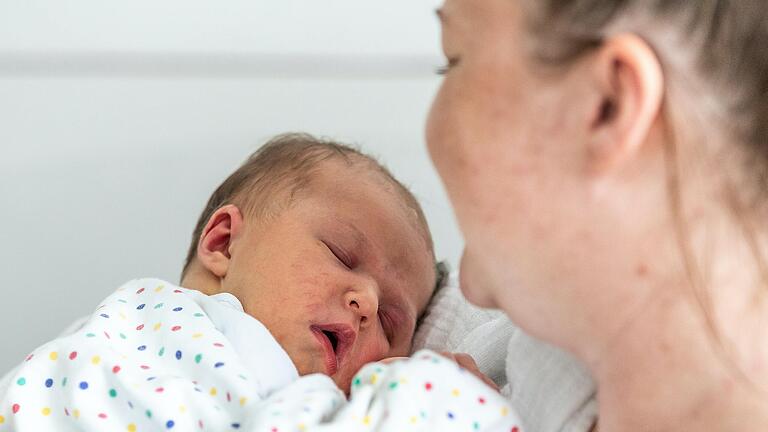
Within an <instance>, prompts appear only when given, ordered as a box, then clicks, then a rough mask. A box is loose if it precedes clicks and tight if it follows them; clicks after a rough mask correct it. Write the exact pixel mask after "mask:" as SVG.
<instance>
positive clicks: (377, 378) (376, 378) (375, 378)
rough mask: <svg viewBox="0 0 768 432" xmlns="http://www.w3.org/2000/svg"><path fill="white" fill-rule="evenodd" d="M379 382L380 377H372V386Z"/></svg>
mask: <svg viewBox="0 0 768 432" xmlns="http://www.w3.org/2000/svg"><path fill="white" fill-rule="evenodd" d="M378 380H379V376H378V375H376V374H373V375H371V384H376V381H378Z"/></svg>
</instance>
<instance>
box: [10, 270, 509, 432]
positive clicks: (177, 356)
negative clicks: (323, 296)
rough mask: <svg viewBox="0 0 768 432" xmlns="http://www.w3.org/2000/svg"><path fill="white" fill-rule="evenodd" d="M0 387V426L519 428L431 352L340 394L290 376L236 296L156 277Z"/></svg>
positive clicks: (499, 401)
mask: <svg viewBox="0 0 768 432" xmlns="http://www.w3.org/2000/svg"><path fill="white" fill-rule="evenodd" d="M0 398H2V399H0V432H10V431H35V432H37V431H128V432H136V431H176V430H179V431H228V430H245V431H265V432H288V431H315V430H316V431H347V430H348V431H358V430H360V431H374V430H380V431H416V430H422V431H454V430H455V431H505V432H521V430H522V429H521V427H520V425H519V421H518V418H517V416H516V415H515V414H514V413H513V412H512V410H511V409H510V407H509V405H508V402H507V401H506V400H505V399H504V398H502V397H501V396H500V395H499V394H498V393H496V392H494V391H493V390H491V389H490V388H488V387H487V386H485V385H484V384H483V383H482V382H481V381H480V380H479V379H477V378H476V377H474V376H473V375H472V374H471V373H469V372H467V371H466V370H464V369H462V368H460V367H459V366H457V365H456V364H455V363H453V362H451V361H449V360H447V359H445V358H443V357H441V356H439V355H437V354H434V353H432V352H430V351H421V352H419V353H417V354H416V355H414V357H413V358H411V359H409V360H406V361H399V362H395V363H392V364H388V365H384V364H381V363H372V364H369V365H367V366H365V367H364V368H363V369H362V370H361V371H360V372H359V373H358V375H357V376H355V378H354V380H353V382H352V391H351V397H350V399H349V400H347V399H346V397H345V396H344V394H343V393H342V392H341V391H340V390H339V389H338V388H337V387H336V385H335V384H334V383H333V381H332V380H331V379H330V378H329V377H327V376H325V375H319V374H318V375H307V376H304V377H298V374H297V372H296V369H295V367H294V366H293V363H292V362H291V361H290V358H289V357H288V355H287V354H286V352H285V351H284V350H283V349H282V348H281V347H280V345H279V344H278V343H277V341H276V340H275V339H274V338H273V337H272V336H271V334H270V333H269V331H268V330H267V329H266V328H265V327H264V326H263V325H262V324H261V323H260V322H259V321H258V320H256V319H255V318H253V317H251V316H249V315H247V314H245V313H244V312H243V309H242V305H241V304H240V302H239V301H238V300H237V299H236V298H235V297H234V296H232V295H230V294H219V295H215V296H206V295H204V294H202V293H200V292H198V291H194V290H188V289H184V288H180V287H177V286H174V285H172V284H170V283H168V282H164V281H161V280H158V279H139V280H135V281H131V282H129V283H127V284H126V285H124V286H123V287H121V288H120V289H118V290H117V291H116V292H115V293H114V294H113V295H111V296H110V297H108V298H107V299H106V300H105V301H104V302H103V303H102V304H101V306H99V308H98V309H97V310H96V312H95V313H94V314H93V315H92V316H91V317H90V318H89V319H88V321H87V322H86V323H85V324H84V325H83V326H82V327H81V328H80V329H79V330H77V331H75V332H74V333H72V334H70V335H67V336H65V337H62V338H59V339H56V340H54V341H52V342H50V343H47V344H45V345H43V346H42V347H40V348H38V349H37V350H35V351H34V352H33V353H32V354H30V355H29V356H28V357H27V358H26V360H25V361H24V362H23V363H22V364H21V365H20V366H19V367H18V368H16V369H15V370H14V372H13V373H12V374H11V375H9V376H8V377H6V380H5V381H4V383H3V385H0Z"/></svg>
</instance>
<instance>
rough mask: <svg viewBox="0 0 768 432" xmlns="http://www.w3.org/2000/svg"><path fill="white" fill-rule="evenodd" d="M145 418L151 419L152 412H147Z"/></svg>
mask: <svg viewBox="0 0 768 432" xmlns="http://www.w3.org/2000/svg"><path fill="white" fill-rule="evenodd" d="M147 418H152V411H150V410H147Z"/></svg>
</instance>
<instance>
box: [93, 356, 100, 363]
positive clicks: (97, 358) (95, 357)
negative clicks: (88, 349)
mask: <svg viewBox="0 0 768 432" xmlns="http://www.w3.org/2000/svg"><path fill="white" fill-rule="evenodd" d="M91 363H93V364H95V365H97V364H99V363H101V357H99V356H93V358H91Z"/></svg>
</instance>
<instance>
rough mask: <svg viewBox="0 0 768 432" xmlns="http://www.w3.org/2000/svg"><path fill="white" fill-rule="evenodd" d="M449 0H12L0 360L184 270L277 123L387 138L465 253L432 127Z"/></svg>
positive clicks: (372, 140) (443, 231)
mask: <svg viewBox="0 0 768 432" xmlns="http://www.w3.org/2000/svg"><path fill="white" fill-rule="evenodd" d="M436 5H437V2H436V1H420V0H388V1H387V2H380V1H373V0H345V1H340V0H337V1H331V0H329V1H324V2H317V1H316V0H303V1H299V0H273V1H271V2H256V1H228V2H226V3H222V2H215V3H214V2H203V1H190V0H174V1H165V2H157V1H148V0H132V1H131V2H121V3H117V2H103V1H76V2H56V1H53V0H49V1H30V0H25V1H11V0H0V244H2V246H3V247H2V248H0V271H1V273H0V274H2V286H1V287H0V290H2V291H0V292H1V293H2V298H1V299H0V304H1V305H2V308H0V311H2V312H0V341H1V342H0V373H2V371H5V370H6V369H8V368H10V367H11V366H12V365H14V364H16V363H18V362H19V361H20V360H21V359H23V356H24V355H26V353H27V352H29V351H30V350H32V349H33V348H34V347H36V346H38V345H39V344H41V343H42V342H44V341H45V340H47V339H50V338H52V337H53V336H54V335H55V334H56V333H57V332H58V331H60V330H61V329H62V328H63V327H64V326H65V325H67V324H68V323H69V322H71V321H72V320H73V319H74V318H75V317H77V316H79V315H82V314H85V313H87V312H89V311H91V310H92V309H93V308H94V307H95V306H96V305H97V304H98V302H99V301H100V300H101V299H102V298H103V297H105V296H106V295H107V294H108V293H109V292H110V291H111V290H113V289H114V288H116V287H117V286H118V285H119V284H121V283H122V282H124V281H126V280H128V279H131V278H135V277H143V276H156V277H162V278H167V279H170V280H172V281H176V280H177V275H178V273H179V270H180V265H181V261H182V259H183V256H184V253H185V250H186V248H187V246H188V242H189V236H190V232H191V230H192V227H193V224H194V222H195V220H196V218H197V216H198V214H199V212H200V210H201V208H202V206H203V204H204V203H205V201H206V199H207V198H208V195H209V194H210V192H211V191H212V190H213V189H214V188H215V186H217V185H218V183H219V182H220V181H221V180H222V179H223V178H224V177H225V176H226V175H227V174H228V173H229V172H231V171H232V170H233V169H234V168H235V167H236V166H237V164H238V163H239V162H240V161H242V160H243V159H244V158H245V157H246V156H247V155H248V154H249V153H250V152H252V151H253V150H255V149H256V148H257V147H258V146H259V144H261V143H262V142H263V141H264V140H266V139H267V138H269V137H270V136H272V135H274V134H276V133H280V132H285V131H296V130H301V131H308V132H311V133H314V134H319V135H325V136H329V137H333V138H337V139H340V140H343V141H348V142H354V143H358V144H360V145H361V146H362V148H363V149H364V150H366V151H368V152H370V153H373V154H375V155H378V156H379V157H380V158H381V159H382V161H383V162H384V163H385V164H387V165H388V166H389V167H390V168H391V169H392V171H393V172H394V173H395V175H396V176H398V177H399V178H400V179H401V180H403V181H404V182H405V183H407V184H409V185H410V186H411V187H412V189H413V190H414V192H415V193H416V195H417V196H418V197H419V198H420V199H421V200H422V202H423V205H424V207H425V211H426V213H427V216H428V218H429V220H430V223H431V225H432V229H433V233H434V236H435V241H436V247H437V253H438V256H440V257H444V258H447V259H449V260H450V261H451V262H453V263H454V264H455V263H456V261H457V258H458V256H459V253H460V249H461V238H460V235H459V233H458V230H457V229H456V225H455V222H454V220H453V216H452V215H451V212H450V207H449V204H448V203H447V200H446V198H445V195H444V193H443V190H442V187H441V185H440V183H439V180H438V178H437V176H436V175H435V173H434V170H433V168H432V166H431V164H430V162H429V159H428V157H427V154H426V150H425V148H424V143H423V122H424V118H425V115H426V112H427V110H428V107H429V103H430V100H431V98H432V96H433V94H434V91H435V89H436V88H437V86H438V84H439V81H438V79H437V77H435V76H434V74H433V69H434V68H435V67H436V66H438V65H439V63H440V61H441V60H440V57H439V49H438V34H437V31H438V30H437V26H436V23H435V20H434V18H433V12H432V10H433V9H434V7H435V6H436Z"/></svg>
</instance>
